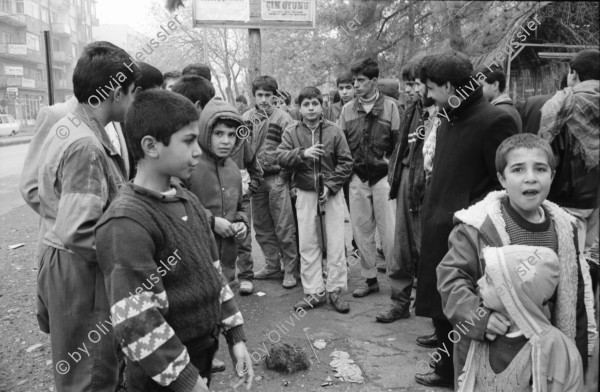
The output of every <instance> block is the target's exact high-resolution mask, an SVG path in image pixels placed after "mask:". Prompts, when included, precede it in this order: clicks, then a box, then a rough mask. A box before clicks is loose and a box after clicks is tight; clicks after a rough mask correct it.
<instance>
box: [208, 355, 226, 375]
mask: <svg viewBox="0 0 600 392" xmlns="http://www.w3.org/2000/svg"><path fill="white" fill-rule="evenodd" d="M225 367H226V366H225V362H223V361H221V360H218V359H217V358H213V360H212V366H211V367H210V372H211V373H219V372H224V371H225Z"/></svg>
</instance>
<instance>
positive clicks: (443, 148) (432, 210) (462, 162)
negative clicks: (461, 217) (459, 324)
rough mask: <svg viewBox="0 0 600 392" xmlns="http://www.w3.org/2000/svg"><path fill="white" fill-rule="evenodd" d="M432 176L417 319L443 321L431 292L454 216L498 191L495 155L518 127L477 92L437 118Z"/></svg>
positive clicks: (425, 216)
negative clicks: (490, 192) (488, 194)
mask: <svg viewBox="0 0 600 392" xmlns="http://www.w3.org/2000/svg"><path fill="white" fill-rule="evenodd" d="M438 118H439V119H440V120H441V122H440V124H439V126H438V128H437V134H436V135H437V136H436V138H437V139H436V146H435V159H434V161H433V174H432V176H431V179H430V183H429V184H428V185H427V188H426V190H425V196H424V199H423V206H422V209H421V217H422V222H423V226H422V232H423V234H422V239H421V253H420V255H421V258H420V259H419V268H418V280H419V285H418V286H417V298H416V313H417V315H419V316H423V317H431V318H439V319H444V318H445V317H444V314H443V312H442V302H441V298H440V296H439V294H438V292H437V290H435V287H436V286H437V279H436V275H435V268H436V267H437V265H438V264H439V263H440V261H441V260H442V259H443V258H444V255H445V254H446V253H447V252H448V236H449V235H450V232H451V231H452V227H453V224H452V214H454V213H455V212H456V211H458V210H461V209H463V208H466V207H468V206H469V205H471V204H473V203H475V202H477V201H478V200H479V199H480V198H483V197H484V196H485V195H486V194H487V193H488V192H489V191H491V190H494V189H500V184H499V182H498V178H497V176H496V164H495V157H496V150H497V149H498V146H499V145H500V143H501V142H502V141H503V140H504V139H506V138H507V137H509V136H511V135H513V134H516V133H517V124H515V122H514V120H513V119H512V117H511V116H510V115H508V114H506V113H505V112H504V111H502V110H500V109H498V108H495V107H494V106H492V105H491V104H490V103H489V102H488V101H487V100H485V99H484V98H483V93H482V88H481V87H478V88H477V89H476V90H475V92H473V93H472V94H471V95H470V96H469V97H467V99H466V100H464V101H462V102H461V103H460V105H459V106H458V107H457V108H456V109H453V110H450V111H448V110H447V109H446V108H444V109H441V110H440V111H439V112H438Z"/></svg>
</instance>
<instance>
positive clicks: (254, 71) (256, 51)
mask: <svg viewBox="0 0 600 392" xmlns="http://www.w3.org/2000/svg"><path fill="white" fill-rule="evenodd" d="M248 49H249V51H248V60H249V64H248V75H249V77H250V83H252V81H253V80H254V79H256V77H257V76H259V75H260V73H261V49H262V48H261V42H260V29H248Z"/></svg>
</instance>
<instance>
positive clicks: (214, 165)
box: [187, 100, 248, 282]
mask: <svg viewBox="0 0 600 392" xmlns="http://www.w3.org/2000/svg"><path fill="white" fill-rule="evenodd" d="M242 125H243V122H242V117H241V116H240V115H239V114H238V111H237V109H236V108H235V107H233V106H232V105H231V104H229V103H227V102H224V101H215V100H211V101H210V102H209V103H208V104H207V105H206V106H205V107H204V110H202V114H201V115H200V133H199V135H198V143H199V144H200V149H201V150H202V155H201V156H200V157H199V158H198V161H199V162H198V165H197V166H196V168H195V169H194V171H193V172H192V175H191V177H190V179H189V180H188V184H187V185H188V188H189V189H190V191H191V192H192V193H193V194H195V195H196V196H197V197H198V199H200V202H201V203H202V205H203V206H204V208H205V210H207V214H208V218H209V221H210V224H211V227H212V229H213V232H214V234H215V240H216V241H217V248H218V250H219V255H220V260H221V266H222V269H223V274H224V275H225V277H226V278H227V280H228V281H229V282H231V281H233V280H234V279H235V261H236V258H237V247H236V241H235V239H236V238H244V237H245V236H246V234H247V232H248V219H247V216H246V213H245V212H244V209H243V207H242V197H243V193H242V175H241V173H240V169H239V167H238V166H237V165H236V164H235V162H234V161H233V160H232V159H231V157H232V156H233V155H235V154H236V153H237V152H238V151H239V150H240V149H241V148H242V147H243V145H244V142H245V139H242V138H240V137H238V132H237V130H238V127H240V126H242Z"/></svg>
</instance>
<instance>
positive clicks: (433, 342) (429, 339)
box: [417, 332, 438, 348]
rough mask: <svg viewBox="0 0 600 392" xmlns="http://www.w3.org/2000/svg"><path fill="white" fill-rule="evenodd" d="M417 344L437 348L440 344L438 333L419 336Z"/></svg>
mask: <svg viewBox="0 0 600 392" xmlns="http://www.w3.org/2000/svg"><path fill="white" fill-rule="evenodd" d="M417 345H418V346H421V347H427V348H436V347H437V346H438V340H437V335H436V334H435V332H434V333H432V334H431V335H425V336H419V337H418V338H417Z"/></svg>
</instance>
